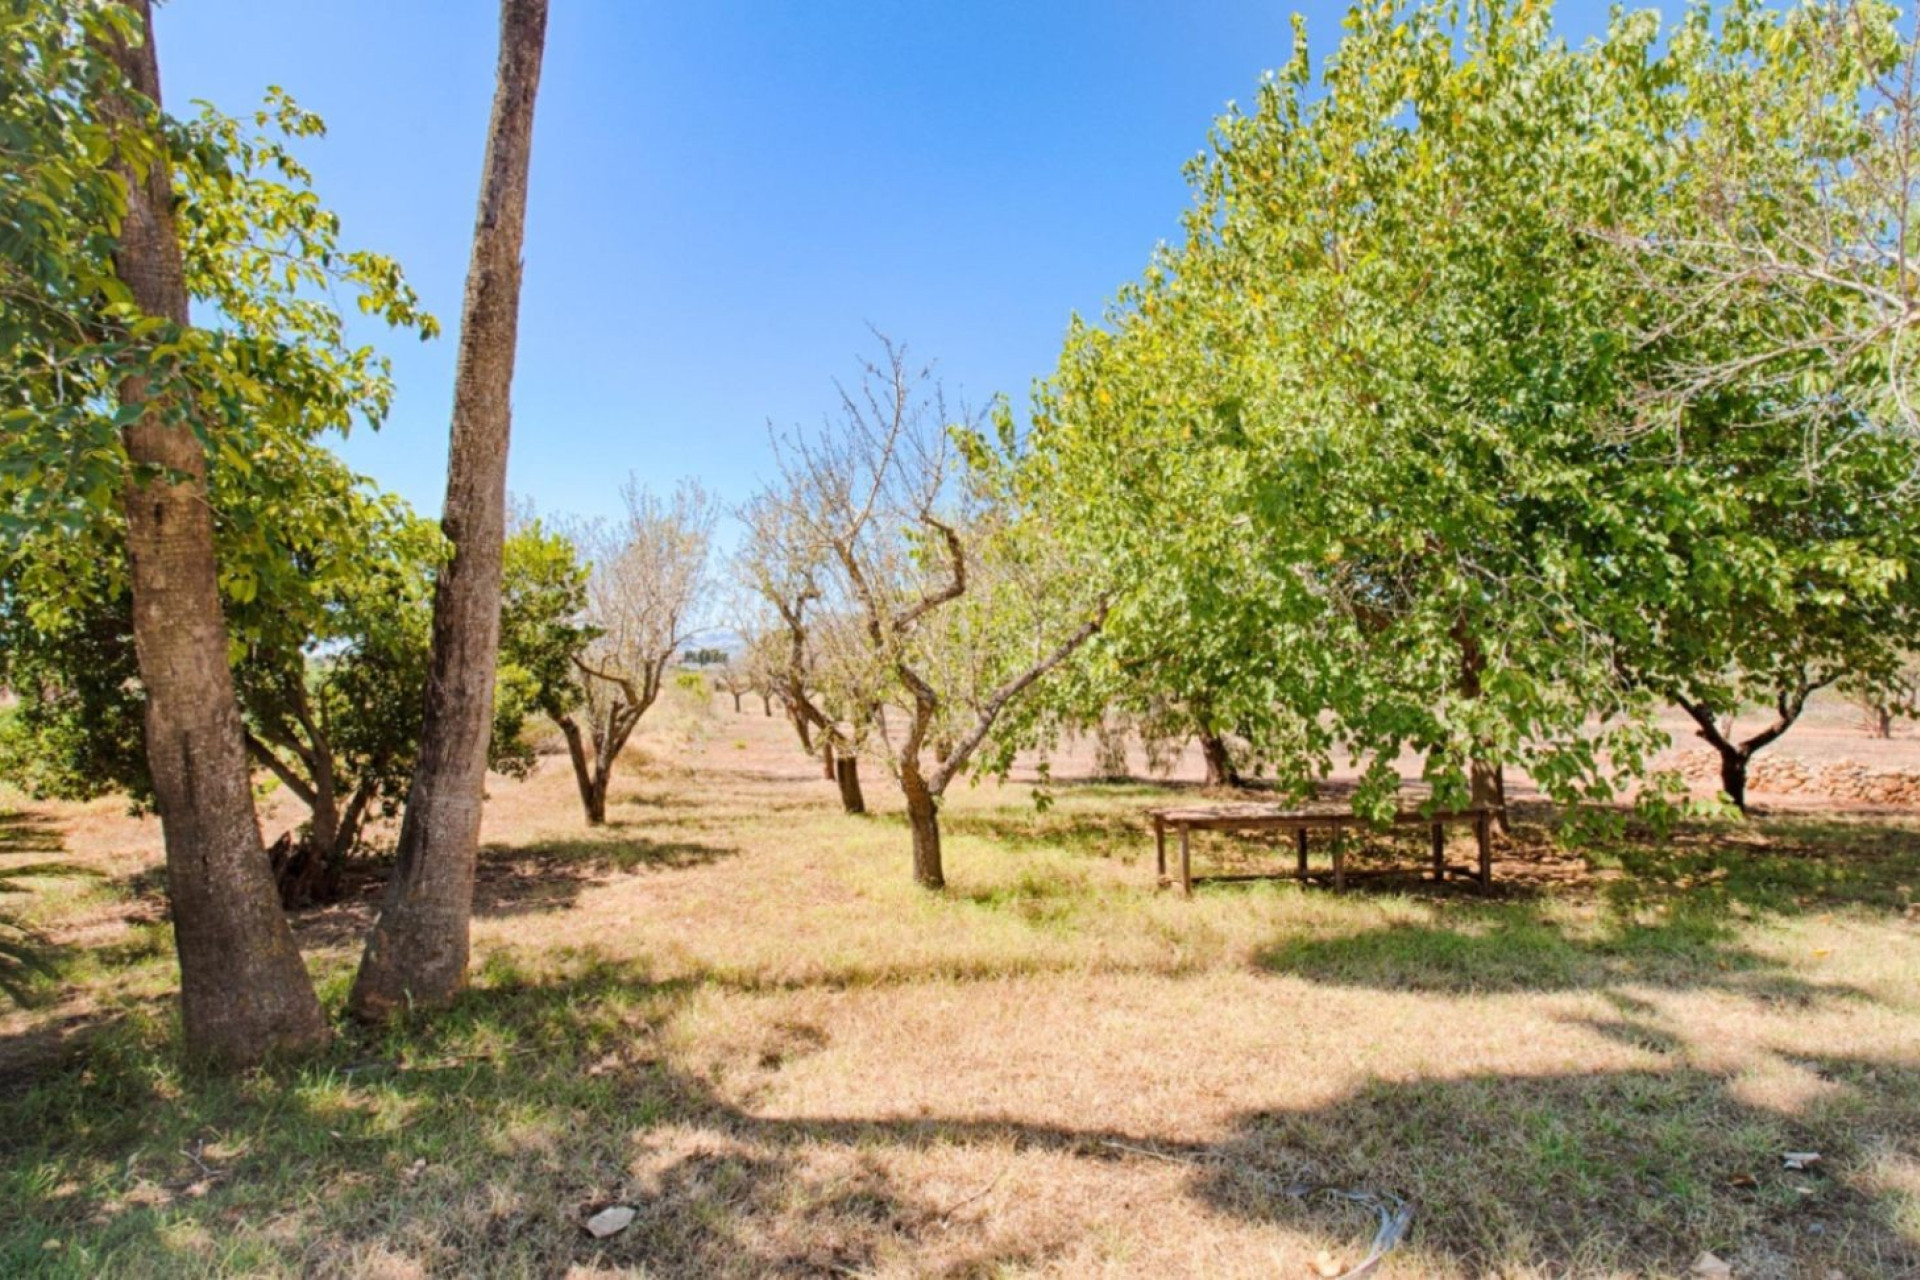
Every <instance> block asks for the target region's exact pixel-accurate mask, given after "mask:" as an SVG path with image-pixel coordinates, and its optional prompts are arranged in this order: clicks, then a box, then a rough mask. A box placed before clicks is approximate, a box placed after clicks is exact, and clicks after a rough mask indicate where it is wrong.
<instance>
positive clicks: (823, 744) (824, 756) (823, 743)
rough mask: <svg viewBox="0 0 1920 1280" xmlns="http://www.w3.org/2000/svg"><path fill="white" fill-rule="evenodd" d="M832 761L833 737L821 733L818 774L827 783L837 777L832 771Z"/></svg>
mask: <svg viewBox="0 0 1920 1280" xmlns="http://www.w3.org/2000/svg"><path fill="white" fill-rule="evenodd" d="M833 759H834V757H833V735H832V734H830V733H822V734H821V735H820V772H821V774H822V775H823V776H824V777H825V778H826V780H827V781H828V782H832V781H833V780H834V778H835V777H837V776H838V775H836V774H835V773H834V771H833Z"/></svg>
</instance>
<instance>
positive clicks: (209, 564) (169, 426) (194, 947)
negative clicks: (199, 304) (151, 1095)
mask: <svg viewBox="0 0 1920 1280" xmlns="http://www.w3.org/2000/svg"><path fill="white" fill-rule="evenodd" d="M133 9H134V12H135V13H136V14H137V15H138V17H139V19H140V24H141V27H142V30H143V33H144V35H145V40H144V41H143V43H142V44H140V46H139V47H137V48H129V47H127V46H126V45H123V44H119V43H118V42H116V43H114V44H113V46H112V47H111V50H110V52H111V54H112V56H113V59H114V61H115V62H116V63H117V64H118V65H119V67H120V69H121V71H122V72H123V73H124V74H125V76H126V78H127V81H128V83H129V84H130V85H131V86H132V87H133V88H134V89H136V90H137V91H138V92H140V93H141V94H143V95H145V96H146V97H147V98H148V99H150V100H151V101H152V102H153V103H154V104H155V105H156V106H158V104H159V102H160V67H159V61H158V58H157V55H156V53H155V50H154V43H153V17H152V12H151V10H150V8H149V4H148V0H134V2H133ZM102 106H103V108H104V110H105V112H106V113H107V114H109V115H110V116H111V117H112V118H113V119H114V120H115V121H116V122H117V123H118V124H119V125H120V126H121V127H123V128H127V129H144V128H146V127H147V126H146V123H145V122H144V121H142V120H141V119H140V118H139V117H138V116H137V115H136V113H135V112H134V110H133V107H132V104H130V103H127V102H123V101H120V100H118V99H113V98H110V99H108V100H107V101H105V102H103V103H102ZM123 174H124V176H125V177H126V179H127V210H126V219H125V222H124V223H123V225H122V227H121V233H120V244H119V247H118V249H117V250H116V252H115V255H114V266H115V270H116V271H117V272H118V274H119V275H120V278H121V279H122V280H123V281H124V282H125V283H126V286H127V288H128V290H129V292H130V293H131V294H132V296H133V300H134V303H135V304H136V305H137V306H138V307H139V308H140V310H141V311H143V312H145V313H146V314H148V315H152V316H158V317H160V318H162V319H165V320H169V321H172V322H173V323H174V324H177V325H179V326H181V327H182V328H185V327H186V325H187V324H188V320H189V317H188V303H187V290H186V282H185V276H184V268H183V265H182V262H181V257H180V241H179V236H178V232H177V231H176V229H175V226H174V221H173V190H172V179H171V176H170V174H169V173H168V167H167V164H166V163H165V162H164V161H163V162H161V163H158V164H155V165H153V166H152V167H151V168H149V170H148V171H147V173H146V174H145V175H144V177H142V175H138V174H135V173H133V172H131V171H130V170H123ZM151 391H152V388H151V386H150V385H149V383H148V381H147V380H146V379H145V378H142V377H129V378H126V379H124V380H123V381H122V382H121V384H120V398H121V401H122V403H124V404H126V405H129V406H135V405H138V406H142V407H143V408H144V412H143V414H142V416H141V417H140V418H139V419H138V420H136V421H135V422H134V423H132V424H131V425H130V426H129V427H128V428H127V429H126V434H125V443H126V450H127V458H128V460H129V461H130V462H131V463H132V466H133V470H132V472H131V473H130V476H129V479H128V481H127V484H126V488H125V490H124V491H123V495H122V496H123V500H124V502H125V505H126V516H127V555H128V559H129V560H130V562H131V564H132V589H133V637H134V648H135V651H136V654H137V656H138V660H139V665H140V681H141V684H142V685H143V687H144V688H145V690H146V750H147V763H148V767H149V769H150V771H151V773H152V777H153V793H154V799H155V804H156V807H157V808H158V810H159V813H160V823H161V831H162V835H163V838H164V840H165V844H166V858H167V896H168V900H169V902H170V904H171V906H172V911H173V939H174V948H175V950H176V952H177V953H178V955H179V958H180V1003H181V1011H182V1021H183V1024H184V1027H185V1032H186V1047H187V1051H188V1052H189V1053H191V1054H193V1055H195V1056H199V1057H206V1058H212V1059H218V1060H221V1061H225V1062H231V1063H245V1062H253V1061H257V1060H258V1059H260V1058H262V1057H263V1056H265V1055H267V1054H269V1053H272V1052H275V1051H277V1050H286V1049H305V1048H309V1047H313V1046H317V1045H320V1044H323V1043H325V1041H326V1039H327V1023H326V1019H325V1018H324V1017H323V1016H322V1014H321V1012H320V1002H319V1000H318V999H316V998H315V996H314V992H313V982H312V980H311V979H310V978H309V977H308V975H307V969H306V965H305V964H304V963H303V962H302V961H301V959H300V951H299V949H298V948H297V947H296V946H295V945H294V941H293V932H292V930H291V929H289V928H288V926H287V920H286V916H285V914H284V913H282V911H281V910H280V900H279V896H278V894H277V893H276V892H275V889H274V884H273V876H272V873H271V871H270V869H269V867H268V865H267V856H266V851H265V850H264V849H263V848H262V847H261V844H260V826H259V821H258V819H257V818H256V816H255V814H254V809H253V792H252V789H251V786H250V782H251V779H250V777H249V773H248V766H247V747H246V734H245V730H244V728H243V727H242V724H241V720H240V707H239V703H238V702H237V701H236V699H235V697H234V691H233V673H232V671H231V670H230V669H229V668H228V666H227V628H226V619H225V617H224V616H223V615H222V613H221V610H220V591H219V577H218V570H217V566H216V564H215V560H214V549H213V513H212V510H211V508H210V507H209V506H208V499H207V460H206V454H205V452H204V450H203V449H202V448H201V445H200V442H199V441H198V440H197V439H196V438H195V436H194V434H193V429H192V428H191V427H190V426H189V425H188V424H187V423H186V422H183V421H179V420H177V419H176V420H174V421H171V422H170V421H168V420H167V415H166V408H167V406H166V405H165V404H164V403H163V402H161V401H159V400H153V399H150V394H151Z"/></svg>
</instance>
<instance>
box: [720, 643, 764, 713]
mask: <svg viewBox="0 0 1920 1280" xmlns="http://www.w3.org/2000/svg"><path fill="white" fill-rule="evenodd" d="M711 679H712V680H713V687H714V688H716V689H718V690H719V691H720V692H722V693H724V694H726V695H727V696H728V697H729V698H732V699H733V713H734V714H735V715H739V714H740V699H742V698H744V697H745V696H746V695H747V694H749V693H752V692H753V688H754V685H753V677H752V676H751V675H749V674H748V672H747V668H746V665H745V664H744V663H742V662H741V661H740V659H739V658H737V657H730V658H728V659H727V660H726V661H725V662H723V663H721V664H720V669H719V670H717V671H715V672H713V673H712V676H711Z"/></svg>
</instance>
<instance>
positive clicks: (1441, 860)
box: [1147, 804, 1495, 897]
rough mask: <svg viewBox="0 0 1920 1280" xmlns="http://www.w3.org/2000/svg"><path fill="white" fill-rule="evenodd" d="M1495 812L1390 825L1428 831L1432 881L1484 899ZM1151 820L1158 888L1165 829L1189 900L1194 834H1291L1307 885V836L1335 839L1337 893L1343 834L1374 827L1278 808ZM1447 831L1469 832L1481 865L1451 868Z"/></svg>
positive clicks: (1163, 876)
mask: <svg viewBox="0 0 1920 1280" xmlns="http://www.w3.org/2000/svg"><path fill="white" fill-rule="evenodd" d="M1494 813H1495V810H1494V809H1493V808H1492V807H1490V806H1475V807H1473V808H1470V809H1449V810H1443V811H1441V812H1439V813H1400V814H1395V815H1394V817H1393V820H1392V825H1394V826H1397V827H1428V828H1431V829H1432V833H1433V878H1434V880H1435V881H1436V882H1440V883H1444V882H1445V881H1446V878H1447V876H1448V874H1449V873H1451V874H1453V875H1456V876H1461V877H1464V878H1466V879H1470V880H1473V881H1475V882H1477V883H1478V884H1479V886H1480V891H1481V892H1482V893H1485V892H1486V891H1487V890H1488V889H1489V888H1490V887H1491V886H1492V884H1493V818H1494ZM1147 816H1148V817H1150V818H1152V819H1153V846H1154V865H1155V868H1156V870H1157V871H1158V874H1159V877H1160V878H1159V883H1161V884H1166V883H1168V880H1167V829H1168V828H1169V827H1171V828H1173V829H1174V830H1175V831H1177V832H1179V834H1180V891H1181V892H1182V893H1184V894H1186V895H1187V896H1188V897H1192V896H1193V882H1194V875H1193V850H1192V839H1191V836H1192V833H1193V832H1195V831H1228V832H1249V831H1291V832H1293V833H1294V835H1295V844H1296V847H1297V849H1298V851H1299V861H1298V864H1297V869H1296V870H1295V872H1294V877H1295V878H1296V879H1298V880H1300V881H1301V882H1302V883H1304V882H1305V881H1306V879H1307V832H1309V831H1312V830H1315V829H1319V830H1325V831H1330V832H1332V833H1333V887H1334V888H1335V889H1344V888H1346V887H1347V861H1346V837H1345V833H1346V831H1347V830H1349V829H1351V828H1360V827H1371V826H1373V825H1374V824H1373V823H1371V822H1369V821H1368V820H1366V819H1365V818H1360V817H1356V816H1355V815H1354V813H1353V811H1352V810H1350V809H1336V808H1330V807H1321V808H1309V809H1288V808H1284V807H1282V806H1280V805H1277V804H1210V805H1176V806H1173V807H1171V808H1165V809H1149V810H1147ZM1449 826H1470V827H1472V828H1473V835H1474V840H1475V842H1476V843H1477V844H1478V846H1479V853H1480V859H1479V865H1478V866H1477V867H1465V866H1459V865H1449V864H1448V862H1447V838H1446V829H1447V828H1448V827H1449ZM1272 878H1273V877H1272V876H1266V875H1233V876H1203V877H1201V879H1203V880H1265V879H1272Z"/></svg>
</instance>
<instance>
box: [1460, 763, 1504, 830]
mask: <svg viewBox="0 0 1920 1280" xmlns="http://www.w3.org/2000/svg"><path fill="white" fill-rule="evenodd" d="M1467 785H1468V787H1469V793H1470V801H1471V803H1472V804H1473V806H1474V808H1476V809H1491V810H1493V825H1494V826H1496V827H1498V828H1499V829H1500V834H1501V835H1511V834H1513V827H1512V824H1511V823H1509V822H1508V820H1507V771H1506V766H1504V765H1498V764H1488V763H1487V762H1486V761H1485V760H1473V761H1470V762H1469V763H1468V766H1467Z"/></svg>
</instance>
